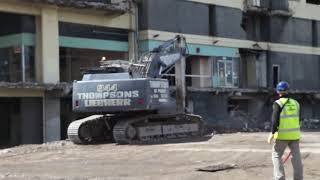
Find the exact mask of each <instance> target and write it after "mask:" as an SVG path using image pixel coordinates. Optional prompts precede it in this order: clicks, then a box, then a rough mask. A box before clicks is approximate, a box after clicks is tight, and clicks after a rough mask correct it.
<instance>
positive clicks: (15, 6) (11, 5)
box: [0, 0, 41, 15]
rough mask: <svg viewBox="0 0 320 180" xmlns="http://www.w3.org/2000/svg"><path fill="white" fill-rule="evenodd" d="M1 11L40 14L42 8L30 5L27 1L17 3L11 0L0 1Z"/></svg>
mask: <svg viewBox="0 0 320 180" xmlns="http://www.w3.org/2000/svg"><path fill="white" fill-rule="evenodd" d="M0 11H1V12H10V13H18V14H29V15H40V14H41V10H40V8H39V7H38V6H35V5H30V4H26V3H21V2H19V3H17V2H12V0H10V1H5V2H0Z"/></svg>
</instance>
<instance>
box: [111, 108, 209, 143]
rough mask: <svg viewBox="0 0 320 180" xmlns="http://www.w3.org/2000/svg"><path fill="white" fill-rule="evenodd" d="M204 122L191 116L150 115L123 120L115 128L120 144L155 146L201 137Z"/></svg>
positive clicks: (115, 135) (198, 117) (115, 136)
mask: <svg viewBox="0 0 320 180" xmlns="http://www.w3.org/2000/svg"><path fill="white" fill-rule="evenodd" d="M202 135H203V121H202V119H201V117H200V116H197V115H191V114H178V115H149V116H143V117H137V118H132V119H123V120H121V121H119V122H118V123H117V124H116V125H115V126H114V128H113V137H114V140H115V141H116V142H117V143H118V144H154V143H167V142H171V141H173V140H182V139H189V138H192V137H201V136H202Z"/></svg>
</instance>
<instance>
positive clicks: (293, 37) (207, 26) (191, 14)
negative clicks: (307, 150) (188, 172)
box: [139, 0, 320, 129]
mask: <svg viewBox="0 0 320 180" xmlns="http://www.w3.org/2000/svg"><path fill="white" fill-rule="evenodd" d="M319 17H320V6H319V1H309V0H307V1H306V0H289V1H288V0H245V1H244V0H232V1H226V0H184V1H178V0H161V1H160V0H142V1H141V4H140V6H139V30H140V35H139V38H140V42H139V50H140V52H144V51H148V50H151V49H153V48H154V47H155V46H156V45H158V44H160V43H161V42H162V41H164V40H166V39H169V38H171V37H173V36H174V35H175V34H183V35H185V36H186V38H187V42H188V54H189V57H188V58H187V71H186V73H187V74H189V77H187V81H188V85H189V88H188V91H189V96H188V97H189V109H191V110H193V112H194V113H196V114H200V115H202V116H203V117H204V119H205V120H206V121H207V122H209V123H210V124H212V125H214V126H219V127H222V128H230V127H233V128H245V129H246V128H250V127H251V128H254V127H260V128H264V127H265V125H267V123H266V122H268V121H270V113H271V110H272V103H273V101H274V100H275V99H276V95H275V93H274V87H275V85H276V84H277V83H278V82H279V81H280V80H286V81H288V82H289V83H290V84H291V88H292V91H291V93H292V95H293V96H294V97H295V98H297V99H298V101H299V102H300V103H301V105H302V117H303V118H305V119H317V118H319V117H320V114H319V112H320V111H319V109H320V106H319V95H320V94H319V93H320V91H319V89H320V74H319V72H320V71H319V68H320V18H319Z"/></svg>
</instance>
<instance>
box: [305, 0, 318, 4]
mask: <svg viewBox="0 0 320 180" xmlns="http://www.w3.org/2000/svg"><path fill="white" fill-rule="evenodd" d="M307 3H310V4H320V0H307Z"/></svg>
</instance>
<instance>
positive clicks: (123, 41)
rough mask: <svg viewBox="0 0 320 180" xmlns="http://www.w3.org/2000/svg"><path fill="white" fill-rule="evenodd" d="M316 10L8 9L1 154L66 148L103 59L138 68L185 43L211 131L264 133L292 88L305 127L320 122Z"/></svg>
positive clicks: (172, 3) (191, 0)
mask: <svg viewBox="0 0 320 180" xmlns="http://www.w3.org/2000/svg"><path fill="white" fill-rule="evenodd" d="M136 3H137V4H136ZM317 3H318V2H317V1H316V0H314V1H312V0H310V1H309V0H289V1H287V0H233V1H226V0H139V1H121V0H65V1H62V0H43V1H38V0H14V1H12V0H3V1H1V2H0V21H1V22H2V24H3V26H2V28H1V29H0V69H1V70H0V116H1V117H2V118H1V121H0V146H13V145H18V144H28V143H43V142H50V141H55V140H60V139H65V138H66V129H67V126H68V124H69V123H70V122H71V121H73V120H75V119H77V118H78V115H77V114H74V113H72V106H71V89H72V87H71V84H72V82H73V81H74V80H79V79H80V78H81V69H84V68H90V67H96V66H99V61H100V60H101V58H102V57H106V58H107V59H125V60H130V59H134V58H136V57H137V56H138V54H143V53H145V52H148V51H150V50H152V49H153V48H154V47H156V46H158V45H159V44H161V43H162V42H164V41H166V40H168V39H171V38H173V37H174V36H175V35H176V34H183V35H184V36H185V37H186V39H187V42H188V48H187V53H188V57H187V59H186V64H187V68H186V74H187V75H186V80H187V85H188V94H187V98H188V101H187V104H188V110H189V111H191V112H193V113H195V114H200V115H201V116H203V118H204V120H205V121H206V122H208V124H209V125H212V126H214V127H216V128H227V129H229V128H239V129H250V128H265V127H266V126H267V125H268V123H267V122H268V121H270V119H269V118H270V113H271V110H272V109H271V107H272V103H273V101H274V100H275V99H276V95H275V92H274V87H275V85H276V84H277V82H278V81H280V80H286V81H288V82H289V83H290V84H291V89H292V90H291V93H292V95H293V97H295V98H296V99H297V100H298V101H299V102H300V103H301V105H302V106H301V107H302V117H303V118H304V119H319V117H320V113H319V112H320V111H319V110H320V104H319V99H320V91H319V89H320V74H319V69H320V7H319V5H318V4H317ZM138 32H139V33H138ZM172 82H174V81H172ZM173 85H174V84H173Z"/></svg>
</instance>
